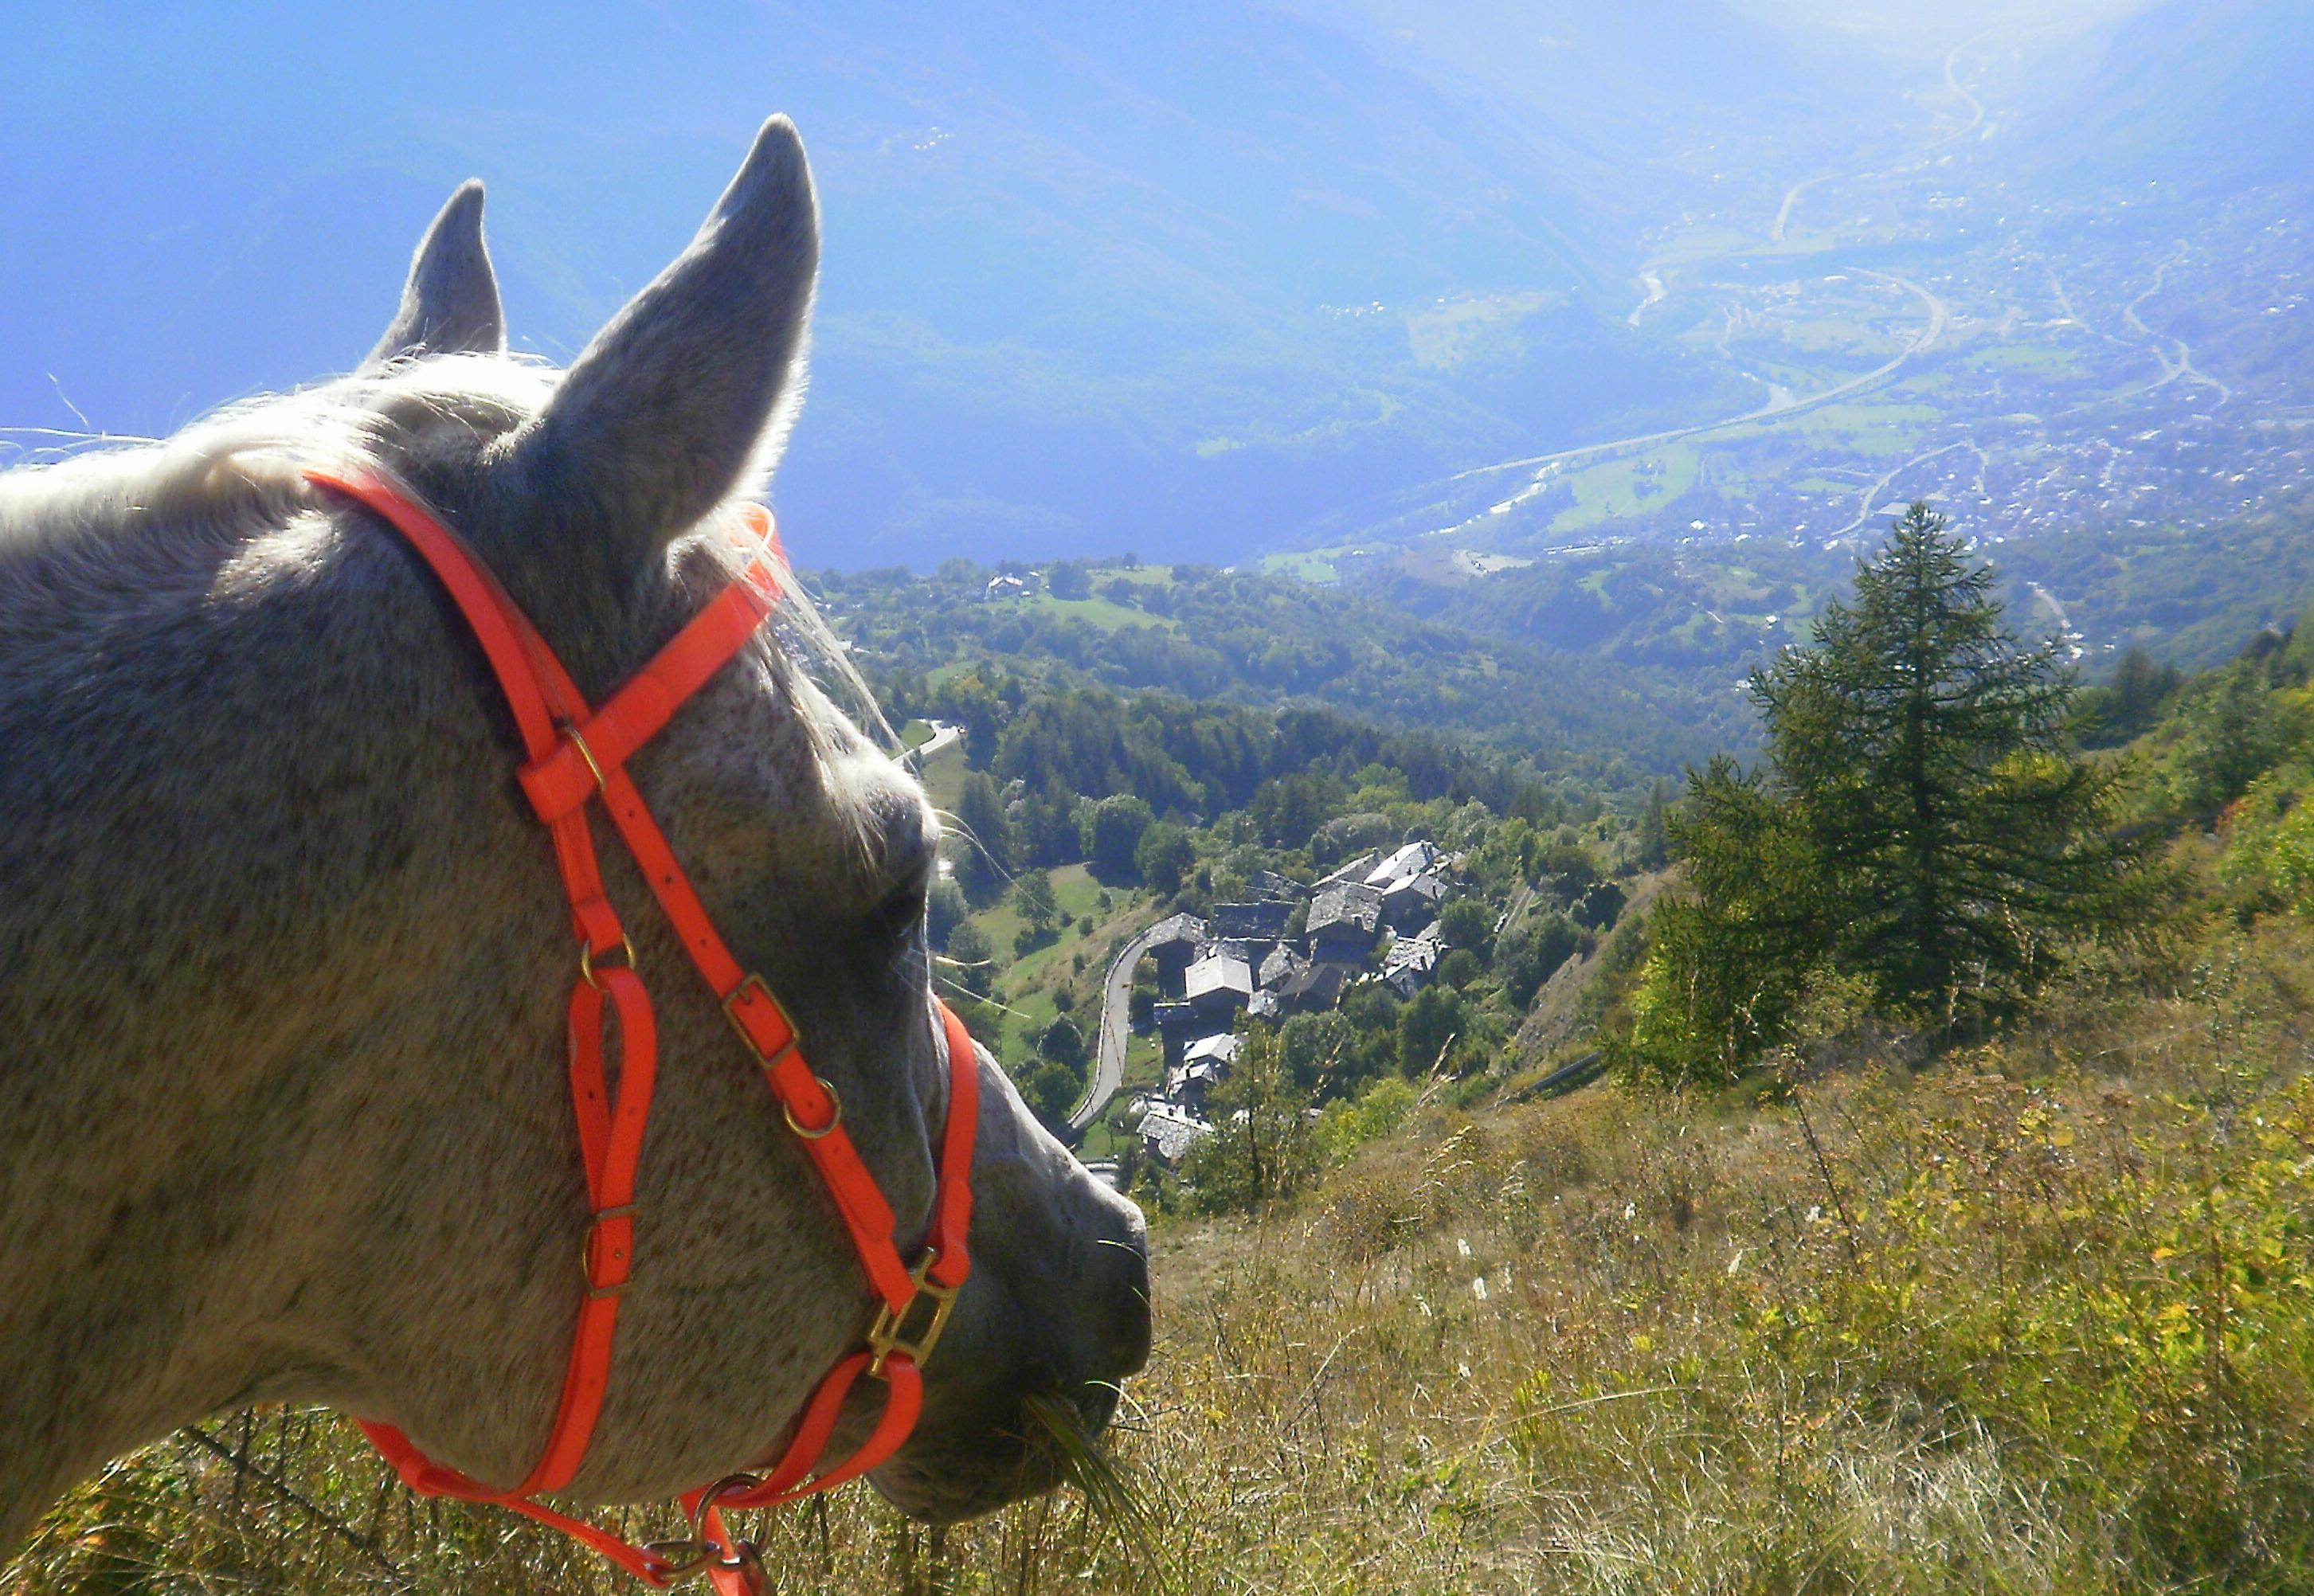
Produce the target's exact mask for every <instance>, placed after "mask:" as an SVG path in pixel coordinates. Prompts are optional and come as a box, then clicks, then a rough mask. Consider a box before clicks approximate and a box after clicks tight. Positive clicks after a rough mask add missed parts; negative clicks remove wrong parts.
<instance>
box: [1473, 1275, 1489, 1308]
mask: <svg viewBox="0 0 2314 1596" xmlns="http://www.w3.org/2000/svg"><path fill="white" fill-rule="evenodd" d="M1471 1295H1472V1296H1474V1297H1476V1298H1477V1299H1478V1300H1479V1301H1481V1302H1483V1301H1486V1300H1487V1277H1486V1276H1485V1275H1483V1274H1481V1275H1479V1276H1478V1277H1477V1278H1475V1279H1474V1280H1472V1281H1471Z"/></svg>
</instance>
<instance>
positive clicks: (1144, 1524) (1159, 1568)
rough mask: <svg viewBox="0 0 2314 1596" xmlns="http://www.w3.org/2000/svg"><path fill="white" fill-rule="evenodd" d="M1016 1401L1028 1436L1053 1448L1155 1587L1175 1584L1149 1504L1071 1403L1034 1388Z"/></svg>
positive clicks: (1164, 1588)
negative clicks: (1025, 1418)
mask: <svg viewBox="0 0 2314 1596" xmlns="http://www.w3.org/2000/svg"><path fill="white" fill-rule="evenodd" d="M1020 1405H1021V1406H1022V1408H1023V1409H1024V1410H1026V1412H1027V1413H1028V1415H1029V1419H1030V1420H1031V1421H1032V1422H1033V1424H1034V1425H1035V1433H1034V1436H1033V1439H1035V1440H1037V1441H1040V1442H1044V1443H1046V1444H1048V1445H1049V1446H1050V1447H1051V1448H1052V1451H1053V1452H1054V1454H1055V1456H1056V1457H1058V1458H1059V1459H1060V1461H1061V1465H1062V1468H1064V1470H1065V1472H1066V1474H1067V1476H1068V1480H1069V1483H1070V1484H1071V1485H1073V1486H1076V1488H1077V1489H1078V1490H1079V1491H1082V1493H1083V1494H1084V1498H1085V1502H1086V1503H1087V1505H1088V1506H1090V1507H1091V1510H1092V1512H1093V1513H1094V1515H1095V1516H1096V1517H1098V1518H1099V1519H1100V1520H1101V1521H1103V1522H1105V1523H1108V1524H1109V1525H1110V1526H1112V1527H1113V1528H1114V1529H1115V1530H1116V1531H1117V1538H1118V1539H1119V1540H1120V1541H1121V1542H1122V1543H1123V1544H1124V1547H1125V1549H1126V1552H1127V1553H1128V1554H1129V1555H1130V1556H1133V1557H1134V1558H1135V1560H1136V1561H1139V1562H1141V1563H1143V1564H1144V1565H1145V1566H1146V1567H1147V1568H1148V1569H1149V1571H1150V1573H1151V1574H1152V1576H1153V1579H1154V1580H1155V1582H1156V1585H1157V1589H1158V1590H1160V1591H1164V1592H1170V1591H1172V1590H1173V1589H1175V1585H1174V1582H1173V1577H1172V1570H1171V1569H1170V1568H1169V1567H1168V1566H1167V1565H1166V1562H1165V1554H1164V1539H1163V1537H1162V1536H1161V1535H1160V1534H1159V1533H1158V1530H1157V1523H1156V1520H1155V1519H1154V1518H1153V1516H1152V1515H1151V1513H1150V1512H1149V1507H1148V1504H1147V1503H1145V1502H1144V1501H1143V1500H1142V1498H1141V1495H1140V1492H1139V1490H1138V1489H1137V1488H1136V1487H1135V1485H1134V1483H1133V1481H1132V1479H1131V1478H1130V1477H1128V1476H1127V1475H1126V1472H1125V1470H1124V1469H1123V1468H1120V1467H1119V1466H1118V1464H1117V1459H1115V1458H1113V1457H1111V1456H1109V1454H1108V1451H1106V1450H1104V1449H1103V1448H1102V1447H1101V1446H1100V1443H1099V1442H1097V1441H1095V1440H1094V1439H1093V1437H1092V1435H1091V1433H1089V1432H1088V1431H1087V1430H1086V1429H1085V1424H1084V1420H1083V1419H1082V1418H1081V1417H1080V1416H1078V1414H1077V1410H1076V1407H1075V1406H1074V1405H1073V1403H1071V1402H1070V1401H1069V1400H1068V1399H1067V1398H1064V1397H1063V1396H1061V1395H1060V1394H1059V1393H1058V1392H1055V1391H1033V1392H1031V1393H1029V1395H1028V1396H1027V1397H1024V1398H1021V1403H1020Z"/></svg>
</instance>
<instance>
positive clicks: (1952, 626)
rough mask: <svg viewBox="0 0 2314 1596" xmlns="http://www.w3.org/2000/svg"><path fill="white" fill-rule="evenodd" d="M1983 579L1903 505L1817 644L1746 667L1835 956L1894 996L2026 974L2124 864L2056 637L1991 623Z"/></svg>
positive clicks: (1947, 995)
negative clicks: (2067, 727)
mask: <svg viewBox="0 0 2314 1596" xmlns="http://www.w3.org/2000/svg"><path fill="white" fill-rule="evenodd" d="M1992 583H1993V573H1992V568H1991V567H1990V566H1987V565H1984V564H1982V563H1980V562H1978V561H1976V560H1974V559H1972V558H1971V556H1970V554H1969V552H1968V550H1967V548H1966V546H1965V544H1964V543H1963V542H1962V540H1961V539H1960V538H1959V537H1958V536H1957V535H1956V533H1954V532H1953V531H1952V529H1951V527H1950V526H1949V525H1947V522H1946V520H1945V517H1944V516H1941V515H1939V514H1938V513H1937V512H1936V511H1934V510H1931V509H1930V508H1929V507H1928V506H1927V505H1925V504H1915V505H1913V506H1912V507H1911V508H1910V509H1908V510H1907V511H1905V512H1904V514H1903V516H1902V517H1901V518H1899V519H1898V520H1897V522H1896V523H1895V525H1894V528H1893V530H1892V532H1891V533H1890V535H1889V539H1888V542H1887V543H1886V546H1885V547H1883V549H1882V550H1881V551H1880V552H1879V554H1878V555H1877V557H1876V558H1874V559H1872V560H1867V561H1865V562H1864V563H1863V564H1861V565H1859V567H1858V569H1857V573H1856V594H1855V597H1854V599H1853V600H1852V601H1851V602H1850V603H1847V604H1838V603H1834V604H1827V605H1826V606H1825V608H1824V613H1823V614H1822V616H1821V617H1820V618H1819V619H1818V621H1817V622H1816V626H1815V646H1814V647H1812V648H1794V649H1788V650H1786V651H1785V653H1784V654H1783V655H1782V656H1781V657H1780V658H1779V659H1778V660H1777V661H1776V662H1775V663H1774V664H1773V665H1772V666H1769V667H1768V668H1767V669H1765V670H1762V671H1760V672H1757V673H1755V674H1754V675H1753V679H1752V693H1753V698H1754V700H1755V701H1757V702H1758V704H1759V706H1760V710H1761V714H1762V719H1764V720H1765V722H1766V725H1767V730H1768V738H1769V746H1770V751H1771V763H1772V766H1773V770H1774V772H1775V776H1776V779H1777V781H1778V783H1779V785H1780V787H1781V788H1782V789H1783V790H1784V791H1785V793H1786V794H1787V795H1788V799H1789V801H1790V802H1791V804H1792V805H1793V807H1794V809H1795V811H1796V815H1797V820H1798V823H1799V825H1800V828H1801V830H1802V831H1803V832H1804V833H1805V834H1806V836H1807V838H1808V839H1809V841H1810V842H1811V843H1812V844H1813V846H1814V848H1815V851H1816V853H1817V855H1818V858H1819V860H1820V868H1821V870H1822V884H1823V886H1824V890H1825V892H1826V894H1827V895H1828V897H1829V904H1828V905H1827V906H1828V907H1829V909H1830V910H1831V913H1828V914H1827V915H1826V917H1825V919H1824V921H1823V923H1824V925H1825V926H1826V927H1827V929H1828V930H1829V932H1830V934H1831V937H1832V941H1833V946H1832V948H1831V949H1830V951H1831V954H1832V957H1833V962H1834V963H1835V964H1836V965H1837V966H1841V968H1843V969H1845V970H1848V971H1850V973H1858V974H1867V975H1869V976H1870V977H1871V978H1872V979H1873V980H1874V981H1875V982H1876V983H1877V985H1878V988H1879V991H1880V993H1881V997H1882V999H1883V1001H1886V1002H1888V1003H1890V1004H1892V1005H1895V1006H1899V1007H1919V1008H1929V1009H1934V1008H1939V1007H1941V1006H1944V1005H1946V1004H1947V1003H1948V1002H1949V1001H1950V1000H1951V999H1952V997H1953V995H1954V994H1955V993H1956V992H1957V991H1958V990H1959V989H1961V988H1963V987H1968V988H1972V989H1974V988H1985V987H1992V988H2005V987H2007V986H2008V985H2009V984H2010V983H2015V982H2016V981H2018V980H2019V979H2026V978H2029V976H2030V974H2031V973H2032V969H2033V966H2034V965H2035V963H2036V958H2037V957H2039V955H2040V954H2041V953H2042V952H2043V951H2044V950H2045V946H2046V944H2047V942H2048V941H2049V940H2050V939H2052V938H2053V937H2056V936H2062V935H2065V934H2069V933H2072V932H2076V931H2079V930H2082V929H2084V928H2086V927H2089V926H2091V925H2094V924H2095V923H2097V921H2098V918H2099V917H2100V916H2101V915H2102V914H2104V913H2106V910H2107V909H2108V907H2109V905H2110V903H2111V897H2112V890H2113V888H2114V886H2115V882H2116V879H2117V877H2118V875H2119V873H2120V870H2121V867H2122V866H2123V865H2124V863H2125V862H2126V861H2125V860H2124V859H2123V858H2122V857H2121V855H2120V852H2119V851H2117V849H2116V848H2115V845H2113V844H2112V843H2111V842H2109V841H2108V840H2107V838H2106V827H2105V824H2104V823H2105V821H2106V815H2107V809H2108V807H2109V806H2108V799H2109V797H2110V794H2111V790H2112V780H2113V777H2112V774H2111V772H2110V770H2109V768H2107V769H2101V768H2099V767H2097V766H2093V765H2090V764H2088V763H2084V762H2082V761H2080V759H2077V758H2075V757H2074V756H2073V755H2072V754H2071V750H2070V749H2069V748H2068V747H2067V745H2066V743H2065V739H2064V730H2063V728H2064V722H2065V717H2066V712H2067V710H2068V709H2069V707H2070V705H2071V698H2072V694H2073V692H2074V683H2073V679H2072V676H2071V673H2070V672H2069V671H2068V670H2067V669H2066V668H2065V666H2064V665H2063V662H2062V660H2061V658H2060V657H2059V656H2058V653H2057V649H2056V645H2055V644H2054V643H2053V642H2051V643H2046V644H2043V645H2041V646H2039V647H2037V648H2036V647H2028V646H2027V645H2026V644H2024V643H2023V642H2021V641H2020V640H2019V639H2018V638H2017V637H2016V635H2015V634H2014V633H2012V632H2010V631H2009V630H2008V629H2007V628H2006V627H2005V626H2004V624H2003V623H2002V618H2001V606H2000V601H1999V600H1998V599H1996V598H1995V597H1994V596H1993V595H1992Z"/></svg>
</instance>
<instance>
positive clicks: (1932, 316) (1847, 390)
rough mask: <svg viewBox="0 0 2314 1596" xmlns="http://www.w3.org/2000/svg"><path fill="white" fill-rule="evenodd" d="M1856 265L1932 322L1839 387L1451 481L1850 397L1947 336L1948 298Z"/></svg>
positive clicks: (1777, 416) (1478, 470)
mask: <svg viewBox="0 0 2314 1596" xmlns="http://www.w3.org/2000/svg"><path fill="white" fill-rule="evenodd" d="M1851 269H1852V270H1854V271H1855V272H1856V273H1857V274H1858V275H1859V276H1860V277H1868V278H1879V279H1880V280H1881V281H1882V282H1884V283H1894V285H1895V286H1896V287H1900V288H1903V289H1905V290H1907V291H1908V292H1910V293H1912V294H1914V295H1918V296H1919V298H1920V300H1921V305H1922V306H1923V307H1924V308H1925V309H1926V310H1927V312H1928V318H1929V319H1928V324H1927V326H1925V327H1924V328H1922V329H1921V333H1920V336H1918V337H1917V338H1915V339H1912V342H1911V343H1909V344H1907V345H1905V346H1904V347H1903V348H1902V349H1899V350H1898V351H1897V352H1896V354H1895V357H1894V358H1893V359H1890V360H1888V361H1887V362H1886V363H1885V364H1883V365H1880V366H1875V367H1873V369H1871V370H1870V371H1868V372H1866V373H1865V374H1864V375H1862V376H1860V377H1850V379H1849V380H1848V381H1846V382H1844V383H1841V384H1839V385H1838V386H1837V387H1832V388H1825V389H1822V390H1820V391H1818V392H1815V393H1806V394H1802V395H1801V396H1799V397H1798V398H1796V399H1794V398H1787V399H1785V400H1784V401H1781V402H1777V401H1773V400H1771V401H1770V402H1768V403H1767V404H1764V405H1762V406H1761V407H1760V408H1759V409H1758V410H1746V411H1744V413H1743V414H1742V415H1740V416H1728V417H1726V418H1724V419H1721V420H1718V421H1706V422H1704V423H1703V424H1702V425H1701V426H1699V427H1674V428H1670V429H1669V430H1668V431H1665V432H1649V433H1645V434H1642V435H1641V436H1638V437H1619V438H1617V439H1615V440H1614V441H1613V442H1612V443H1604V444H1585V445H1583V446H1582V447H1581V448H1579V449H1560V450H1558V451H1556V452H1555V453H1552V454H1530V455H1528V456H1527V457H1526V458H1524V459H1523V460H1502V461H1497V462H1496V463H1494V464H1492V465H1474V466H1471V468H1470V469H1469V470H1467V471H1459V472H1455V473H1454V474H1453V476H1452V477H1450V478H1448V479H1447V481H1452V482H1461V481H1468V480H1469V479H1471V478H1472V477H1483V476H1490V475H1492V474H1494V473H1495V472H1505V471H1522V470H1525V469H1528V468H1530V467H1540V466H1545V465H1557V464H1559V463H1561V462H1563V461H1568V460H1582V459H1587V458H1588V457H1590V456H1591V455H1594V454H1613V453H1614V452H1616V451H1617V450H1621V449H1636V448H1640V447H1643V446H1645V445H1649V444H1667V443H1671V442H1674V441H1675V440H1677V439H1679V438H1683V437H1700V436H1702V435H1703V434H1705V433H1707V432H1720V431H1724V430H1726V429H1727V428H1730V427H1742V426H1744V425H1747V424H1749V423H1751V422H1754V421H1777V420H1781V419H1783V418H1784V417H1786V416H1793V415H1797V414H1798V413H1799V412H1800V411H1802V410H1813V409H1814V408H1815V407H1816V406H1817V405H1820V404H1829V403H1831V402H1832V401H1833V400H1836V399H1844V398H1846V397H1847V396H1848V395H1849V394H1851V393H1856V392H1861V391H1862V390H1864V389H1866V388H1869V387H1872V386H1874V385H1876V384H1879V383H1882V382H1885V381H1886V380H1887V379H1888V378H1889V377H1891V376H1894V375H1895V373H1896V370H1897V368H1898V367H1899V366H1903V364H1904V362H1906V361H1907V360H1910V359H1911V358H1912V357H1913V356H1915V355H1918V354H1920V353H1921V352H1922V351H1923V350H1925V349H1927V348H1929V347H1930V345H1931V344H1933V343H1935V342H1936V341H1937V339H1939V338H1941V337H1943V336H1944V331H1945V323H1946V322H1947V320H1948V319H1949V317H1950V314H1951V313H1950V311H1949V310H1948V309H1947V306H1946V304H1945V302H1944V301H1943V300H1941V299H1939V298H1938V297H1937V296H1936V295H1933V294H1931V293H1930V292H1929V291H1928V290H1927V289H1926V288H1923V287H1921V285H1920V284H1918V283H1916V282H1914V281H1912V279H1911V278H1900V277H1896V276H1894V275H1892V274H1891V273H1888V272H1885V271H1868V270H1866V269H1863V268H1861V267H1856V268H1851ZM1471 519H1472V520H1476V519H1478V517H1477V516H1473V517H1471Z"/></svg>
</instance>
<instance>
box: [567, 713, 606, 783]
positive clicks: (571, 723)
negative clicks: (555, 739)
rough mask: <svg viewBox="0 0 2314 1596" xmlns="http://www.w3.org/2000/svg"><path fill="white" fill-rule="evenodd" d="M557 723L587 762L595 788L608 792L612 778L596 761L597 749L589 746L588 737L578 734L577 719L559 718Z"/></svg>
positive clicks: (580, 756)
mask: <svg viewBox="0 0 2314 1596" xmlns="http://www.w3.org/2000/svg"><path fill="white" fill-rule="evenodd" d="M555 725H556V726H557V727H560V728H561V732H562V735H563V736H566V737H568V738H570V745H571V746H572V747H573V748H576V749H577V750H579V758H581V759H583V760H585V761H586V762H587V771H588V772H590V773H591V774H592V775H593V776H594V778H595V790H596V791H597V792H608V791H609V790H610V789H611V781H610V778H609V777H607V776H605V775H604V774H603V767H602V766H601V765H599V764H597V763H596V762H595V751H594V750H593V749H592V748H589V747H588V746H587V739H586V738H585V737H582V736H579V723H578V722H577V721H575V720H558V721H556V722H555Z"/></svg>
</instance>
